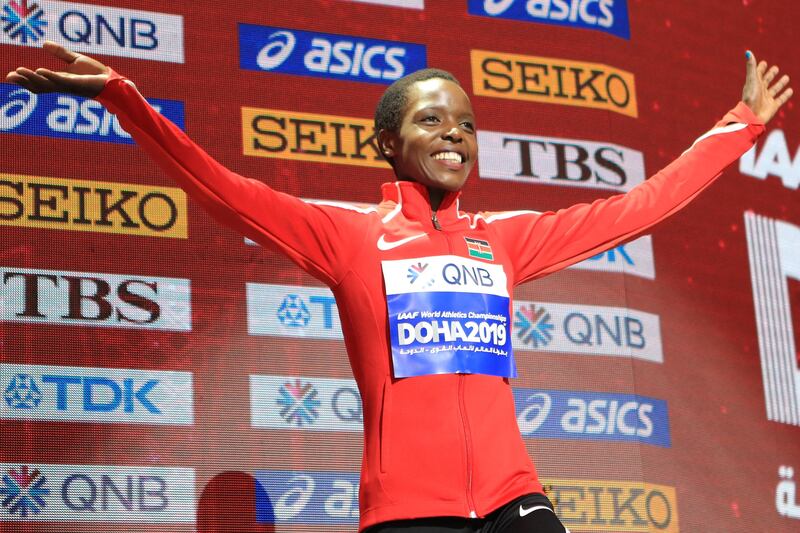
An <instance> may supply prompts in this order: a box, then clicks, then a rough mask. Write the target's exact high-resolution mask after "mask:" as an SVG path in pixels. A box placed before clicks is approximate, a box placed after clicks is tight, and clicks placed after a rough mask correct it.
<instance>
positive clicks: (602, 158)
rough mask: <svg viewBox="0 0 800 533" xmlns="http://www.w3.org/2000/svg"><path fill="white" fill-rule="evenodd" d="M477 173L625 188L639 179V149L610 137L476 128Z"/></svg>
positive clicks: (641, 159)
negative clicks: (565, 136)
mask: <svg viewBox="0 0 800 533" xmlns="http://www.w3.org/2000/svg"><path fill="white" fill-rule="evenodd" d="M478 146H479V149H480V154H481V157H480V161H479V162H478V166H479V170H480V172H479V175H480V177H481V178H488V179H498V180H507V181H517V182H522V183H536V184H543V185H564V186H569V187H589V188H596V189H610V190H614V191H620V192H627V191H629V190H631V189H632V188H633V187H635V186H636V185H638V184H640V183H642V182H644V180H645V173H644V156H643V155H642V152H639V151H637V150H633V149H631V148H627V147H625V146H619V145H616V144H611V143H599V142H593V141H583V140H575V139H558V138H555V137H533V136H530V135H518V134H514V133H501V132H494V131H483V130H482V131H479V132H478Z"/></svg>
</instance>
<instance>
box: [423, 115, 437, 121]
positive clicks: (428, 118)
mask: <svg viewBox="0 0 800 533" xmlns="http://www.w3.org/2000/svg"><path fill="white" fill-rule="evenodd" d="M422 121H423V122H439V117H435V116H433V115H431V116H428V117H425V118H423V119H422Z"/></svg>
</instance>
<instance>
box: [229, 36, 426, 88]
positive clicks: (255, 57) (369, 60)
mask: <svg viewBox="0 0 800 533" xmlns="http://www.w3.org/2000/svg"><path fill="white" fill-rule="evenodd" d="M426 63H427V59H426V51H425V46H423V45H420V44H413V43H401V42H395V41H382V40H377V39H366V38H364V37H352V36H349V35H336V34H333V33H312V32H308V31H302V30H292V29H285V28H275V27H270V26H256V25H252V24H243V23H240V24H239V66H240V67H241V68H243V69H246V70H260V71H264V70H266V71H274V72H280V73H283V74H295V75H298V76H316V77H323V78H338V79H346V80H353V81H362V82H368V83H382V84H387V85H388V84H390V83H392V82H393V81H394V80H396V79H398V78H401V77H403V76H405V75H406V74H409V73H411V72H414V71H416V70H419V69H422V68H425V66H426Z"/></svg>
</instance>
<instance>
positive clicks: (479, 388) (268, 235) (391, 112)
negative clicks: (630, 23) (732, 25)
mask: <svg viewBox="0 0 800 533" xmlns="http://www.w3.org/2000/svg"><path fill="white" fill-rule="evenodd" d="M45 49H46V50H47V51H48V52H50V53H51V54H53V55H54V56H55V57H57V58H60V59H61V60H63V61H64V62H65V63H66V72H53V71H51V70H47V69H38V70H36V71H33V70H29V69H26V68H22V67H20V68H18V69H17V70H15V71H14V72H11V73H9V75H8V77H7V79H8V81H10V82H13V83H17V84H19V85H21V86H23V87H25V88H27V89H29V90H32V91H34V92H49V91H50V92H51V91H61V92H68V93H71V94H76V95H85V96H91V97H94V98H96V99H97V101H99V102H100V103H102V104H103V105H104V106H106V108H107V109H108V110H109V111H111V112H113V113H115V114H116V115H117V117H118V119H119V121H120V124H121V125H122V126H123V128H124V129H125V130H126V131H127V132H129V133H130V134H131V136H132V137H133V138H134V140H135V141H136V142H137V144H138V145H139V146H140V147H141V148H142V149H143V150H145V151H146V152H147V153H148V154H149V155H150V156H151V157H152V158H153V160H154V161H156V163H158V164H159V165H160V166H161V168H162V169H163V170H164V171H165V172H166V173H168V174H169V175H170V176H171V177H173V178H174V179H175V180H176V181H177V182H178V184H179V185H180V186H181V187H182V188H184V189H185V190H186V191H187V192H188V193H189V194H190V195H191V196H192V197H193V198H194V200H195V201H197V202H198V203H199V204H200V205H202V206H203V207H204V208H205V209H206V210H207V211H208V212H209V213H210V214H211V215H212V216H213V217H215V218H216V219H217V220H218V221H220V222H221V223H224V224H227V225H228V226H230V227H232V228H234V229H236V230H238V231H240V232H241V233H242V234H244V235H245V236H247V237H249V238H250V239H252V240H254V241H256V242H258V243H260V244H262V245H264V246H268V247H270V248H272V249H273V250H277V251H278V252H280V253H283V254H285V255H286V256H287V257H289V258H290V259H291V260H292V261H294V262H295V263H297V265H298V266H300V267H301V268H303V269H304V270H305V271H307V272H309V273H310V274H312V275H313V276H315V277H317V278H318V279H319V280H321V281H322V282H323V283H325V284H326V285H328V286H329V287H330V288H331V290H332V291H333V293H334V295H335V297H336V305H337V307H338V310H339V317H340V319H341V326H342V332H343V334H344V338H345V341H346V346H347V351H348V356H349V360H350V364H351V366H352V370H353V375H354V377H355V379H356V382H357V384H358V387H359V391H360V393H361V398H362V401H363V408H364V411H363V427H364V453H363V462H362V468H361V479H360V494H359V506H360V524H359V528H360V530H362V531H363V530H369V531H370V532H371V533H378V532H380V533H390V532H395V531H401V530H402V531H405V532H409V531H418V532H425V533H438V532H457V531H463V532H481V533H515V532H531V533H533V532H536V533H556V532H558V533H563V532H564V531H565V528H564V526H563V525H562V524H561V523H560V521H559V519H558V518H557V517H556V515H555V513H554V512H553V508H552V504H551V503H550V501H549V500H548V499H547V497H546V496H545V495H544V490H543V487H542V485H541V483H540V482H539V480H538V475H537V472H536V469H535V467H534V466H533V463H532V461H531V459H530V457H529V456H528V452H527V449H526V446H525V444H524V442H523V441H522V438H521V436H520V431H519V427H518V425H517V418H516V416H515V409H514V397H513V394H512V391H511V388H510V385H509V378H512V377H515V376H516V372H517V371H516V365H515V361H514V354H513V350H512V345H511V337H512V336H511V334H510V324H511V317H510V310H511V297H510V295H511V294H512V291H513V288H514V287H515V286H517V285H519V284H522V283H524V282H526V281H529V280H532V279H535V278H539V277H542V276H544V275H546V274H549V273H551V272H555V271H558V270H560V269H563V268H565V267H567V266H569V265H572V264H574V263H578V262H580V261H582V260H584V259H587V258H589V257H592V256H595V255H597V254H598V253H601V252H603V251H605V250H608V249H611V248H613V247H615V246H616V245H618V244H620V243H622V242H624V241H626V240H629V239H631V238H633V237H635V236H637V235H639V234H640V233H642V232H643V231H645V230H646V229H648V228H650V227H652V226H653V225H654V224H656V223H658V222H659V221H661V220H663V219H664V218H666V217H667V216H669V215H670V214H672V213H674V212H675V211H677V210H678V209H680V208H681V207H683V206H684V205H686V204H687V203H688V202H689V201H690V200H691V199H693V198H694V197H696V196H697V195H698V194H699V193H700V192H701V191H702V190H704V189H705V188H707V187H708V186H709V185H710V184H711V183H712V182H713V181H714V179H715V178H716V177H717V176H718V175H719V174H720V172H721V171H722V170H723V169H724V168H725V167H726V166H728V165H729V164H730V163H732V162H734V161H736V160H737V159H738V158H739V157H740V156H741V155H742V154H743V153H745V152H746V151H747V150H748V149H750V147H751V146H752V145H753V143H754V142H755V140H756V139H757V138H758V137H759V136H760V135H761V134H762V133H763V132H764V129H765V128H764V123H765V122H766V121H768V120H769V119H770V118H772V116H773V115H774V114H775V113H776V112H777V110H778V109H779V108H780V107H781V105H783V104H784V103H785V102H786V101H787V100H788V98H789V97H790V96H791V89H786V90H784V89H785V87H786V85H787V83H788V78H786V77H785V76H784V77H783V78H781V79H780V80H778V81H777V82H775V83H774V84H773V81H774V80H775V78H776V76H777V68H775V67H773V68H772V69H768V68H767V65H766V63H763V62H762V63H761V64H757V63H756V60H755V58H754V57H753V56H752V54H749V55H748V60H747V77H746V82H745V88H744V91H743V102H740V103H738V104H737V105H736V106H735V107H734V108H733V109H732V110H731V111H730V112H728V113H727V114H726V115H725V116H724V117H723V119H722V120H721V121H720V122H719V123H718V124H717V125H716V127H715V128H714V129H712V130H710V131H709V132H708V133H707V134H705V135H703V136H702V137H701V138H700V139H698V141H696V142H695V143H694V144H693V145H692V147H691V148H690V149H689V150H687V151H686V152H684V153H683V154H682V155H681V156H680V157H679V158H678V159H677V160H676V161H675V162H673V163H672V164H670V165H669V166H668V167H667V168H665V169H664V170H662V171H661V172H659V173H657V174H656V175H654V176H653V177H651V178H650V179H648V180H646V181H645V182H643V183H641V184H640V185H638V186H636V187H635V188H633V189H632V190H631V191H630V192H628V193H626V194H622V195H617V196H612V197H610V198H607V199H603V200H597V201H595V202H593V203H592V204H578V205H574V206H572V207H569V208H566V209H561V210H559V211H557V212H546V213H539V212H535V211H504V212H496V213H477V214H476V213H467V212H463V211H461V210H460V209H459V195H460V190H461V188H462V187H463V185H464V183H465V181H466V179H467V177H468V175H469V173H470V170H471V169H472V167H473V165H474V164H475V162H476V161H477V156H478V153H477V142H476V132H475V117H474V113H473V110H472V106H471V104H470V100H469V98H468V96H467V94H466V93H465V91H464V90H463V89H462V88H461V87H460V85H459V84H458V82H457V81H456V80H455V78H453V76H452V75H450V74H448V73H447V72H444V71H440V70H433V69H428V70H423V71H420V72H419V73H416V74H412V75H410V76H408V77H406V78H401V79H400V80H398V81H396V82H395V83H394V84H393V85H392V86H390V87H389V89H387V91H386V93H385V94H384V96H383V97H382V99H381V101H380V103H379V104H378V108H377V112H376V129H377V131H378V139H379V144H380V148H381V151H382V153H383V155H384V156H385V157H386V158H387V159H388V160H389V161H390V163H391V165H392V167H393V169H394V171H395V174H396V176H397V178H398V180H397V181H395V182H392V183H386V184H384V185H383V189H382V192H383V201H382V202H381V203H380V205H379V206H378V207H377V208H370V209H360V208H356V207H355V206H348V205H346V204H341V203H340V204H325V203H311V202H304V201H301V200H299V199H297V198H294V197H292V196H289V195H287V194H283V193H280V192H277V191H275V190H273V189H272V188H270V187H268V186H267V185H265V184H264V183H262V182H261V181H257V180H253V179H246V178H243V177H242V176H239V175H238V174H235V173H233V172H231V171H229V170H228V169H226V168H224V167H223V166H222V165H220V164H219V163H218V162H216V161H215V160H214V159H212V158H211V157H210V156H209V155H208V154H207V153H205V152H204V151H203V150H202V149H201V148H200V147H198V146H197V145H196V144H195V143H193V142H192V141H191V140H190V139H189V138H188V137H187V136H186V135H185V134H184V132H183V131H181V129H180V128H178V127H177V126H175V125H174V124H172V123H171V122H170V121H169V120H168V119H166V118H165V117H163V116H162V115H160V114H159V113H157V112H156V111H155V110H154V109H153V108H152V107H151V106H150V105H149V104H148V103H147V101H146V100H145V99H144V98H143V97H142V95H141V94H139V92H138V91H137V89H136V87H135V86H134V85H133V83H131V82H130V81H129V80H127V79H126V78H124V77H123V76H121V75H120V74H118V73H116V72H114V71H113V70H111V69H110V68H108V67H106V66H105V65H103V64H101V63H100V62H98V61H96V60H93V59H91V58H89V57H86V56H84V55H81V54H76V53H74V52H70V51H68V50H66V49H64V48H63V47H61V46H58V45H56V44H53V43H47V44H46V45H45Z"/></svg>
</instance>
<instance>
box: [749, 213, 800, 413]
mask: <svg viewBox="0 0 800 533" xmlns="http://www.w3.org/2000/svg"><path fill="white" fill-rule="evenodd" d="M744 221H745V227H746V230H747V247H748V252H749V258H750V279H751V281H752V284H753V301H754V303H755V310H756V327H757V331H758V346H759V352H760V355H761V370H762V376H763V380H764V396H765V399H766V407H767V418H768V419H769V420H774V421H776V422H783V423H785V424H792V425H795V426H800V362H798V359H797V353H798V352H797V348H798V347H797V346H796V345H795V339H796V338H797V337H796V333H795V331H794V327H795V326H794V324H795V323H796V320H793V314H792V308H791V302H790V300H789V291H788V283H789V281H790V280H793V281H795V282H796V281H800V254H798V253H797V251H798V250H800V226H795V225H793V224H789V223H788V222H783V221H780V220H773V219H771V218H767V217H763V216H760V215H757V214H755V213H749V212H748V213H745V215H744ZM795 311H796V310H795Z"/></svg>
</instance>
